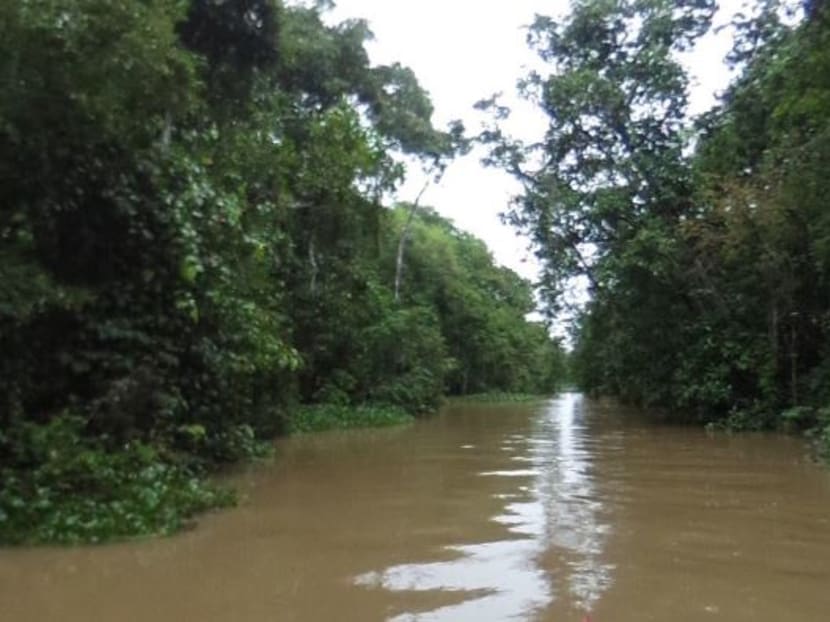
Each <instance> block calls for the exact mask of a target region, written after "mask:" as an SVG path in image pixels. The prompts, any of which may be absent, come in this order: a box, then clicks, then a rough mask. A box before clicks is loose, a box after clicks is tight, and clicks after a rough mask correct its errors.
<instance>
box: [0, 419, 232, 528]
mask: <svg viewBox="0 0 830 622" xmlns="http://www.w3.org/2000/svg"><path fill="white" fill-rule="evenodd" d="M84 426H85V422H84V421H83V419H81V418H79V417H73V416H62V417H58V418H55V419H53V420H52V421H51V422H50V423H48V424H46V425H38V424H33V423H17V424H15V425H14V426H13V427H12V428H11V429H10V430H9V431H8V432H6V433H5V434H2V435H0V455H2V456H3V457H4V458H5V459H4V460H3V463H4V465H5V466H3V467H2V468H0V479H1V480H2V489H0V542H2V543H6V544H20V543H43V542H52V543H63V544H75V543H82V542H91V543H95V542H101V541H104V540H112V539H116V538H125V537H132V536H142V535H151V534H170V533H173V532H175V531H177V530H179V529H181V528H182V527H184V526H186V525H187V521H188V519H189V518H190V517H191V516H193V515H194V514H195V513H196V512H200V511H204V510H207V509H210V508H214V507H220V506H226V505H229V504H231V503H233V495H232V494H231V493H230V492H229V491H227V490H224V489H220V488H217V487H214V486H212V485H210V484H208V483H206V482H205V481H204V479H203V478H202V477H201V475H202V474H201V473H198V472H196V471H195V470H194V469H192V468H188V467H186V466H183V465H180V464H176V463H175V462H174V461H173V460H171V459H169V458H168V459H165V457H163V456H162V455H161V453H160V452H159V450H157V449H156V448H154V447H152V446H150V445H148V444H145V443H141V442H138V441H131V442H129V443H127V444H126V445H124V446H123V447H121V448H118V449H117V450H116V451H108V450H106V449H105V448H104V447H103V446H102V445H101V444H100V442H99V441H93V440H90V439H88V438H85V437H84V436H83V430H84Z"/></svg>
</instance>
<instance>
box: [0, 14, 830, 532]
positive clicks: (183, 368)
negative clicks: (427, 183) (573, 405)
mask: <svg viewBox="0 0 830 622" xmlns="http://www.w3.org/2000/svg"><path fill="white" fill-rule="evenodd" d="M330 5H331V3H329V2H316V3H310V4H308V5H302V4H284V3H282V2H280V1H279V0H246V1H244V2H243V1H241V0H240V1H237V0H228V1H225V2H217V1H214V0H141V1H135V0H106V1H105V0H27V1H26V2H6V3H2V4H1V5H0V84H1V85H2V89H0V200H1V202H0V205H1V206H2V207H1V208H0V481H2V488H0V542H12V543H14V542H25V541H64V542H73V541H98V540H102V539H105V538H111V537H123V536H130V535H140V534H147V533H166V532H170V531H173V530H175V529H178V528H180V527H181V526H182V525H184V524H185V523H186V521H187V520H188V518H189V517H190V516H191V515H192V514H193V513H194V512H196V511H198V510H201V509H205V508H209V507H214V506H217V505H221V504H224V503H229V502H231V501H232V496H231V495H230V494H229V493H228V492H227V491H224V490H221V489H219V488H216V487H215V486H214V485H212V484H211V483H209V482H210V480H209V479H208V478H207V476H208V475H209V474H210V473H211V472H212V471H214V470H215V469H216V468H217V467H218V466H220V465H223V464H230V463H234V462H237V461H239V460H242V459H246V458H250V457H253V456H256V455H258V454H260V453H261V452H262V451H263V447H264V446H265V443H264V441H267V440H269V439H271V438H273V437H274V436H276V435H279V434H285V433H292V432H303V431H313V430H317V429H322V428H329V427H351V426H356V425H367V424H370V425H382V424H386V423H396V422H401V421H406V420H408V419H410V418H411V417H413V416H418V415H422V414H425V413H429V412H431V411H434V410H435V409H436V408H437V407H438V405H439V404H440V402H441V400H442V398H443V396H445V395H465V394H472V393H486V392H511V393H528V394H539V393H549V392H551V391H552V390H554V389H555V387H556V386H557V383H559V382H561V380H562V379H563V378H564V377H565V375H566V369H565V368H566V362H567V363H568V365H567V366H569V367H570V371H571V372H572V373H573V374H574V375H575V377H576V378H577V379H578V381H579V384H580V385H581V386H582V387H583V388H584V389H585V390H587V391H590V392H594V393H600V394H609V395H614V396H617V397H619V398H621V399H623V400H625V401H629V402H633V403H637V404H640V405H644V406H648V407H650V408H653V409H656V410H662V411H663V412H665V413H667V414H668V416H670V417H672V418H674V419H676V420H683V421H689V420H692V421H697V422H700V423H710V424H712V425H716V426H724V427H729V428H733V429H770V428H780V429H790V430H811V431H812V434H813V435H814V437H815V438H816V439H817V440H818V441H819V442H820V443H823V444H824V446H825V447H826V448H827V449H828V450H829V451H830V210H828V209H827V206H826V201H827V197H828V196H830V176H828V175H827V174H826V171H827V170H828V168H830V9H828V8H827V5H826V3H825V2H824V1H823V0H811V1H804V2H792V3H785V2H779V1H777V0H757V1H756V2H754V3H750V4H749V5H748V6H747V7H746V9H745V10H744V12H742V13H739V14H737V15H736V16H735V18H734V20H733V21H732V23H731V24H730V25H728V27H727V28H726V29H725V30H724V32H729V33H731V34H732V36H733V38H734V46H733V49H732V51H731V53H730V55H729V57H728V59H727V60H728V62H729V63H730V65H731V66H732V68H733V69H734V76H735V78H734V80H733V82H732V84H731V85H730V86H729V88H728V89H727V90H726V92H725V93H723V95H722V96H721V98H720V100H719V103H718V105H717V106H716V107H715V108H714V109H712V110H710V111H709V112H707V113H705V114H703V115H699V116H697V117H693V116H691V115H690V114H689V112H688V101H689V93H690V88H691V86H692V85H691V77H690V75H689V73H688V70H687V69H686V66H685V65H684V57H685V56H686V55H687V54H688V53H689V52H690V51H691V50H693V49H694V48H695V46H696V45H697V44H698V43H699V42H700V40H701V37H703V36H704V35H705V34H706V33H708V32H711V30H712V28H713V21H714V19H715V16H716V13H717V7H716V5H715V2H714V1H713V0H679V1H677V0H575V1H574V2H573V3H572V6H571V11H570V13H569V14H568V15H567V16H566V17H564V18H562V19H557V20H554V19H553V18H550V17H546V16H536V18H535V19H534V20H533V22H532V24H531V26H530V27H529V28H528V30H527V38H528V43H529V45H530V46H531V47H532V48H533V49H534V50H535V51H536V52H537V53H538V55H539V57H540V58H541V61H542V65H541V66H542V67H544V69H537V70H535V71H532V72H531V73H529V74H528V75H527V76H526V77H525V78H524V79H522V80H521V81H520V83H519V91H520V94H521V95H522V96H523V97H524V98H526V99H528V100H529V101H531V102H533V103H534V104H536V105H537V106H538V108H539V109H540V110H541V111H542V112H543V113H544V114H545V115H546V117H547V120H548V129H547V131H546V132H545V134H544V135H543V136H540V137H539V138H538V140H537V141H536V142H526V141H520V140H517V139H515V138H513V137H511V136H510V135H509V134H508V133H507V131H506V130H505V129H504V127H505V123H504V118H505V117H506V116H507V115H509V114H510V111H509V110H508V109H507V108H505V107H504V106H503V105H502V104H501V101H500V100H499V98H498V97H493V98H491V99H489V100H482V101H481V102H480V104H479V105H478V108H479V109H481V110H484V111H490V112H491V113H492V122H490V123H488V125H487V126H486V127H485V129H484V130H483V131H482V132H481V133H480V134H479V135H478V136H477V137H475V138H470V137H469V136H467V135H466V133H465V132H466V130H465V128H464V127H463V126H462V124H461V123H460V122H455V123H453V124H450V126H449V127H447V128H446V129H439V128H436V127H435V126H434V125H433V123H432V120H431V117H432V105H431V102H430V99H429V97H428V94H427V93H426V92H425V91H424V89H423V88H422V87H421V86H420V85H419V83H418V81H417V79H416V77H415V75H414V74H413V72H412V71H411V70H410V69H408V68H406V67H404V66H402V65H399V64H392V65H372V64H371V63H370V61H369V57H368V54H367V51H366V47H365V44H366V42H367V41H368V40H369V38H370V37H371V32H370V30H369V27H368V25H367V23H366V22H364V21H361V20H351V21H346V22H343V23H339V24H331V23H329V22H328V21H327V19H326V11H327V9H328V8H329V7H330ZM528 18H529V19H530V16H528ZM505 86H506V87H507V86H509V85H505ZM474 143H478V144H479V146H481V145H483V146H484V147H485V148H486V149H487V156H486V162H487V163H488V164H489V165H492V166H497V167H500V168H502V169H504V170H506V171H508V172H509V173H510V174H511V175H513V176H514V177H515V178H516V179H517V180H518V181H519V182H520V183H521V184H522V187H523V191H522V192H521V194H520V195H519V196H517V197H516V198H515V200H514V202H513V203H512V204H511V205H510V206H508V207H507V208H506V209H507V211H506V214H505V218H506V220H507V221H508V223H509V224H511V225H512V226H513V227H515V228H516V229H518V230H519V231H521V232H523V233H525V234H526V235H527V236H528V237H529V239H530V240H531V242H532V244H533V245H534V248H535V252H536V254H537V257H538V258H539V260H540V263H541V265H542V274H541V277H540V282H539V283H538V284H535V285H536V286H537V290H536V292H534V284H531V283H529V282H527V281H525V280H523V279H521V278H520V277H519V276H517V275H516V274H515V273H513V272H512V271H510V270H508V269H506V268H503V267H500V266H498V265H496V264H495V262H494V260H493V258H492V256H491V255H490V253H489V251H488V249H487V248H486V246H485V245H484V243H483V242H481V241H480V240H477V239H476V238H474V237H473V236H471V235H469V234H467V233H465V232H463V231H460V230H458V229H457V228H456V227H455V226H454V225H453V224H452V223H451V222H449V221H448V220H446V219H444V218H442V217H441V216H440V215H439V214H438V213H436V212H435V211H434V210H432V209H430V208H429V207H427V206H422V205H420V202H419V200H418V199H416V198H415V197H405V198H407V199H411V200H412V202H409V203H407V202H402V201H399V202H396V201H394V200H393V199H391V198H390V197H394V196H396V195H395V192H396V189H398V188H399V187H400V185H401V183H402V181H403V180H404V177H405V175H406V172H407V171H406V169H405V167H404V165H403V164H401V162H402V161H404V160H403V158H402V156H406V161H408V162H415V163H417V164H415V166H421V167H422V169H423V171H425V172H428V174H429V175H430V176H433V177H435V178H440V177H441V175H442V174H443V172H444V171H445V169H446V168H447V166H450V165H451V162H452V160H453V158H455V157H456V156H458V155H459V154H463V153H467V152H468V151H469V150H470V148H471V146H472V145H473V144H474ZM580 283H584V284H585V287H586V289H587V295H586V296H585V300H587V302H586V301H585V300H583V301H582V302H580V304H579V305H576V306H574V305H571V303H569V302H568V301H569V300H572V297H570V298H569V296H568V295H567V292H568V291H572V289H573V288H574V287H575V286H578V285H579V284H580ZM537 292H538V295H539V296H540V298H541V300H542V302H543V304H544V307H545V309H546V311H547V313H548V316H549V319H554V318H562V317H563V316H567V315H571V317H573V320H574V322H573V324H574V328H573V345H574V351H573V353H572V354H571V356H570V357H568V356H566V354H565V353H564V351H563V349H562V347H561V345H560V344H559V342H558V341H557V340H555V339H552V338H551V337H550V333H549V330H548V327H549V326H548V324H546V323H543V322H536V321H532V320H530V319H528V318H529V317H532V316H531V315H530V314H531V312H532V311H534V309H535V306H536V305H535V294H536V293H537ZM566 359H569V360H567V361H566Z"/></svg>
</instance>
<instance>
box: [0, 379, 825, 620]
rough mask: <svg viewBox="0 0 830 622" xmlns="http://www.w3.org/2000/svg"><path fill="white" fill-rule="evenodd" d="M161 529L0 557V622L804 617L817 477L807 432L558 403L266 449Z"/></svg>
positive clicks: (814, 594)
mask: <svg viewBox="0 0 830 622" xmlns="http://www.w3.org/2000/svg"><path fill="white" fill-rule="evenodd" d="M233 480H234V484H235V485H236V486H237V487H238V488H239V489H240V490H241V494H242V501H241V504H240V506H239V507H238V508H235V509H231V510H228V511H222V512H218V513H215V514H212V515H209V516H206V517H204V518H202V520H200V522H199V525H198V527H197V528H196V529H194V530H192V531H190V532H187V533H184V534H180V535H178V536H175V537H171V538H165V539H156V540H146V541H140V542H127V543H121V544H115V545H107V546H98V547H88V548H77V549H53V548H35V549H5V550H0V620H3V621H4V622H5V621H8V622H52V621H54V622H110V621H112V622H132V621H136V622H138V621H141V622H174V621H175V622H191V621H192V622H220V621H221V622H237V621H238V622H271V621H274V622H277V621H279V622H291V621H302V622H329V621H337V620H344V621H357V622H363V621H367V622H372V621H375V620H378V621H380V620H391V621H394V622H408V621H412V622H414V621H419V622H420V621H422V622H444V621H446V622H450V621H451V622H486V621H491V620H492V621H503V620H505V621H506V620H517V621H518V620H528V621H530V620H540V621H548V620H550V621H562V622H567V621H574V622H582V621H583V620H584V619H586V618H587V617H590V619H591V620H592V621H593V622H604V621H606V620H607V621H608V622H629V621H630V622H634V621H637V622H643V621H648V620H655V621H660V622H664V621H670V622H686V621H698V620H701V621H706V620H728V621H729V622H743V621H746V622H749V621H752V622H768V621H769V622H773V621H774V622H782V621H789V620H793V621H806V622H813V621H815V622H820V621H824V620H828V619H830V470H827V469H825V468H823V467H821V466H819V465H817V464H815V463H813V462H812V461H811V460H810V458H809V456H808V454H807V452H806V448H805V446H804V444H803V442H801V441H799V440H798V439H795V438H788V437H783V436H777V435H760V434H759V435H736V436H730V435H726V434H707V433H706V432H705V431H704V430H701V429H697V428H686V427H668V426H658V425H654V424H649V423H647V422H645V421H643V420H642V418H641V417H639V416H637V415H636V413H624V412H623V411H622V409H621V408H620V407H618V406H615V405H614V404H613V403H610V402H598V401H592V400H589V399H587V398H584V397H582V396H581V395H578V394H564V395H561V396H559V397H557V398H555V399H552V400H550V401H547V402H540V403H538V404H533V405H510V406H481V405H460V404H459V405H453V406H450V407H448V408H446V409H445V410H444V412H443V413H442V414H440V415H438V416H436V417H433V418H430V419H427V420H424V421H420V422H418V423H417V424H414V425H412V426H410V427H404V428H395V429H386V430H373V431H359V432H348V433H328V434H321V435H314V436H307V437H298V438H292V439H286V440H282V441H280V442H279V443H278V447H277V455H276V457H275V458H274V460H273V463H271V464H267V465H258V466H255V467H251V468H249V469H246V470H245V471H244V472H242V473H239V474H236V475H235V476H234V477H233Z"/></svg>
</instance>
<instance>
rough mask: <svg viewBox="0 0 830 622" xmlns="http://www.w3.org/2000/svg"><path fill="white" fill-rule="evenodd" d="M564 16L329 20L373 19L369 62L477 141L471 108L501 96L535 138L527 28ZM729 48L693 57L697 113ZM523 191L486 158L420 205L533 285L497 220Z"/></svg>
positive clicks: (513, 2) (346, 14)
mask: <svg viewBox="0 0 830 622" xmlns="http://www.w3.org/2000/svg"><path fill="white" fill-rule="evenodd" d="M741 3H742V2H741V0H722V1H721V6H722V10H721V14H720V15H719V16H718V19H717V20H716V21H717V22H723V21H726V20H728V17H729V16H731V15H732V14H733V13H734V12H735V11H736V10H737V9H738V8H739V7H740V6H741ZM567 8H568V2H567V0H547V1H543V0H337V6H336V8H335V10H334V12H333V13H332V14H331V15H330V18H329V19H330V20H333V21H342V20H344V19H347V18H351V17H361V18H365V19H367V20H368V21H369V24H370V28H371V29H372V31H373V32H374V34H375V40H374V41H373V42H371V43H370V44H369V46H368V49H369V54H370V56H371V59H372V62H373V63H375V64H386V63H391V62H395V61H398V62H401V63H402V64H404V65H407V66H409V67H411V68H412V69H413V70H414V71H415V73H416V75H417V76H418V79H419V81H420V82H421V84H422V85H423V86H424V88H425V89H426V90H427V91H429V93H430V96H431V98H432V102H433V105H434V106H435V116H434V117H433V120H434V122H435V124H436V125H437V126H438V127H442V126H444V125H445V124H446V123H447V122H449V121H450V120H452V119H462V120H463V121H464V122H465V125H466V126H467V128H468V130H469V131H470V133H475V132H477V130H478V129H479V127H480V121H481V117H480V116H478V114H476V112H475V111H474V110H473V108H472V106H473V104H474V103H475V102H476V101H478V100H480V99H482V98H484V97H488V96H490V95H492V94H493V93H495V92H503V93H504V94H505V102H507V103H508V104H510V105H511V107H512V108H513V110H514V114H513V120H512V124H511V126H510V129H511V131H512V132H514V133H515V134H516V135H519V136H521V137H524V138H527V139H534V138H536V139H538V137H540V136H541V134H542V132H544V128H545V126H546V125H545V119H544V118H543V117H542V115H541V114H540V113H539V112H537V111H535V110H534V109H532V108H530V107H528V106H527V105H522V103H520V102H518V101H517V100H516V99H515V97H514V96H513V95H514V92H515V84H516V80H517V79H518V78H520V77H521V76H523V75H524V74H525V73H526V72H527V69H528V67H532V66H538V63H539V61H538V60H537V58H536V56H535V55H534V54H533V53H532V52H531V51H530V50H529V49H528V48H527V45H526V43H525V33H524V30H523V27H524V26H525V25H527V24H529V23H530V22H531V21H532V20H533V16H534V14H536V13H540V14H544V15H552V16H556V15H561V14H563V13H564V12H566V11H567ZM729 47H730V40H729V35H728V34H726V33H723V34H721V35H719V36H717V35H713V34H710V35H707V37H705V38H704V39H703V40H702V41H701V43H700V44H699V45H698V49H697V51H696V52H695V54H694V55H692V56H691V57H690V59H689V66H690V68H691V70H692V75H693V77H694V79H695V82H696V83H697V84H696V85H695V86H694V87H693V90H692V93H691V107H692V111H693V112H700V111H704V110H706V109H707V108H709V107H711V106H712V104H713V103H714V101H715V100H714V93H715V92H717V91H719V90H721V89H723V88H724V87H725V86H726V84H727V82H728V78H729V75H728V73H727V70H726V68H725V67H724V65H723V57H724V55H725V54H726V52H727V51H728V49H729ZM423 183H424V177H423V176H422V175H421V174H419V173H418V171H417V170H416V169H411V170H410V173H409V175H408V181H407V183H406V184H404V186H403V187H402V188H401V190H400V192H399V194H398V199H399V200H403V201H407V200H408V201H412V200H414V198H415V196H416V195H417V194H418V191H419V190H420V188H421V186H422V185H423ZM517 191H518V186H517V184H516V183H515V182H514V181H513V180H512V179H511V178H510V177H509V176H507V175H506V174H505V173H502V172H499V171H496V170H492V169H485V168H483V167H482V166H481V165H480V164H479V154H476V153H472V154H470V155H469V156H466V157H465V158H461V159H459V160H457V161H455V162H454V163H453V164H452V165H451V166H450V168H449V169H448V171H447V173H446V175H445V176H444V178H443V180H442V181H441V183H440V185H437V186H435V185H433V186H432V187H430V188H429V190H427V192H426V193H425V194H424V197H423V199H422V204H424V205H431V206H433V207H435V208H436V209H437V210H438V211H439V212H441V213H442V214H443V215H444V216H447V217H448V218H451V219H452V220H453V221H455V223H456V225H458V226H459V227H461V228H462V229H466V230H468V231H470V232H472V233H473V234H475V235H477V236H478V237H480V238H482V239H483V240H484V241H485V242H486V243H487V244H488V246H489V247H490V249H491V250H492V252H493V254H494V256H495V258H496V260H497V261H498V262H499V263H502V264H504V265H507V266H509V267H511V268H513V269H514V270H516V271H517V272H519V273H520V274H522V275H523V276H525V277H527V278H530V279H534V278H535V276H536V264H535V262H534V261H533V260H532V259H531V260H530V261H528V260H527V259H528V253H527V251H526V247H527V242H526V241H525V240H524V239H521V238H518V237H517V236H516V235H515V234H514V232H513V231H512V230H511V229H510V228H509V227H508V226H506V225H502V224H501V222H500V220H499V213H500V212H503V211H504V210H505V208H506V207H507V204H508V202H509V200H510V197H511V196H513V195H514V194H516V192H517Z"/></svg>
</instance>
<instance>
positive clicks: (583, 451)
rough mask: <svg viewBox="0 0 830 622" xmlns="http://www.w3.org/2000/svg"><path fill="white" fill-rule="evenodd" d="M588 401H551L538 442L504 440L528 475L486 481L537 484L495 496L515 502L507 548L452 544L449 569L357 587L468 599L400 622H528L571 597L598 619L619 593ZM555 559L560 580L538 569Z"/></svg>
mask: <svg viewBox="0 0 830 622" xmlns="http://www.w3.org/2000/svg"><path fill="white" fill-rule="evenodd" d="M581 399H582V398H581V396H579V395H576V394H565V395H563V396H561V397H559V398H558V399H555V400H552V401H551V402H550V403H549V404H548V405H547V406H546V408H545V411H544V414H543V415H542V416H541V417H539V418H538V419H537V423H536V425H535V426H534V428H533V429H532V431H531V433H530V434H528V435H521V434H509V435H506V436H505V438H504V439H503V441H502V443H501V447H500V449H501V451H503V452H506V453H509V454H511V456H510V460H511V462H513V463H520V464H523V465H527V466H525V467H522V468H510V469H498V470H486V471H481V472H479V475H480V476H481V477H496V478H504V479H505V480H506V481H512V480H514V479H515V480H520V481H526V480H528V479H530V483H529V484H527V483H526V484H518V483H513V484H512V489H513V490H512V491H511V492H500V493H494V494H493V497H494V498H497V499H501V500H505V501H510V502H508V503H506V504H505V506H504V507H503V508H502V510H501V512H500V513H499V514H496V515H495V516H493V517H492V518H491V520H492V521H493V522H496V523H499V524H502V525H504V526H505V528H506V531H507V532H508V534H506V535H507V536H508V538H507V539H504V540H498V541H492V542H484V543H480V544H474V545H448V546H446V547H444V548H445V550H447V551H449V552H452V553H453V554H455V555H456V558H455V559H452V560H450V561H440V562H427V563H421V564H418V563H414V564H413V563H410V564H401V565H397V566H392V567H391V568H387V569H386V570H382V571H372V572H368V573H365V574H362V575H360V576H358V577H357V578H356V583H357V584H358V585H361V586H364V587H369V588H382V589H386V590H390V591H399V592H408V591H428V590H443V591H462V592H467V593H468V594H469V597H468V598H467V599H466V600H464V601H462V602H461V603H458V604H454V605H449V606H444V607H440V608H436V609H434V610H432V611H428V612H421V613H405V614H402V615H398V616H395V617H393V618H391V619H392V620H394V621H395V622H404V621H415V620H417V621H424V622H426V621H444V620H447V621H450V620H453V621H459V620H471V621H472V620H494V621H495V620H511V619H528V617H530V616H532V614H533V613H534V612H536V611H539V610H541V609H543V608H544V607H546V606H547V605H549V604H550V603H551V602H552V601H553V600H554V598H555V595H556V594H557V593H558V592H562V593H563V594H567V597H568V598H569V600H570V602H571V603H572V604H573V605H574V607H575V608H576V609H579V610H581V611H583V612H586V613H587V612H590V610H591V609H592V607H593V605H594V604H595V603H596V602H597V600H598V599H599V598H600V596H601V595H602V592H603V591H604V590H605V589H607V588H608V587H609V586H610V584H611V581H612V571H613V569H614V567H613V565H611V564H608V563H605V562H604V561H603V551H604V544H605V541H606V540H607V538H608V534H609V533H610V526H609V524H608V523H605V522H602V510H603V506H602V503H601V501H600V500H599V499H598V497H597V494H596V491H595V486H594V475H593V473H592V468H591V454H590V451H589V449H588V447H587V445H586V444H587V443H588V440H589V439H588V438H587V436H586V429H585V426H584V425H583V422H582V420H581V419H582V408H581V404H582V401H581ZM464 447H469V446H464ZM512 499H521V500H518V501H512ZM551 550H555V551H557V552H558V554H559V556H560V558H561V562H562V564H561V567H560V571H559V572H558V573H557V575H556V576H554V577H551V576H550V575H549V574H548V573H547V571H545V570H544V569H543V568H542V567H541V566H540V564H539V563H538V562H539V557H540V556H541V555H542V554H543V553H545V552H546V551H548V552H549V551H551Z"/></svg>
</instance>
